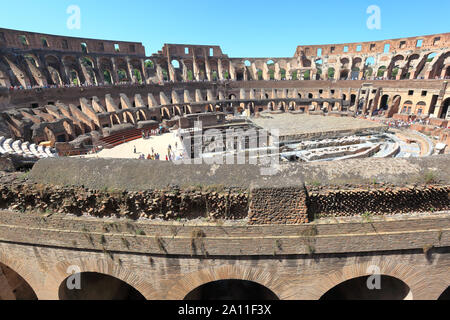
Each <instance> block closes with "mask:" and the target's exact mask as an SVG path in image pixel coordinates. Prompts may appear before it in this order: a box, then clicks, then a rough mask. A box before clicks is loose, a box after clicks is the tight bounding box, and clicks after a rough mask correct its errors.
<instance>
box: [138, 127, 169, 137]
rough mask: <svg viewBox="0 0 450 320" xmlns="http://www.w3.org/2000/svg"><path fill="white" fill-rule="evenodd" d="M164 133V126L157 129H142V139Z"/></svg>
mask: <svg viewBox="0 0 450 320" xmlns="http://www.w3.org/2000/svg"><path fill="white" fill-rule="evenodd" d="M163 133H164V128H163V127H162V126H159V127H158V128H157V129H145V130H142V139H150V138H151V137H152V136H160V135H161V134H163Z"/></svg>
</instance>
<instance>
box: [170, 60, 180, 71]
mask: <svg viewBox="0 0 450 320" xmlns="http://www.w3.org/2000/svg"><path fill="white" fill-rule="evenodd" d="M171 63H172V67H174V68H175V69H179V68H180V62H178V60H172V62H171Z"/></svg>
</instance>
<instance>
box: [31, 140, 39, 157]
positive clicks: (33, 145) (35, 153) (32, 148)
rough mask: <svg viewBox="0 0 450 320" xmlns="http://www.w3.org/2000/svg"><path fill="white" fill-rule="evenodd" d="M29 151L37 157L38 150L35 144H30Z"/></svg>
mask: <svg viewBox="0 0 450 320" xmlns="http://www.w3.org/2000/svg"><path fill="white" fill-rule="evenodd" d="M30 151H31V153H32V154H33V155H34V156H35V157H39V151H38V150H37V145H35V144H34V143H33V144H32V145H30Z"/></svg>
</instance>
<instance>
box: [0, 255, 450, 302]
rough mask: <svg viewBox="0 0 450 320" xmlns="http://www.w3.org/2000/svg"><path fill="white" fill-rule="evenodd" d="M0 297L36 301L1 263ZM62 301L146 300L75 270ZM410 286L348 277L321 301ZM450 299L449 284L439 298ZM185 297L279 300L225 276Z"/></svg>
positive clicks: (373, 296)
mask: <svg viewBox="0 0 450 320" xmlns="http://www.w3.org/2000/svg"><path fill="white" fill-rule="evenodd" d="M0 288H1V289H2V290H0V300H37V295H36V293H35V291H34V290H33V288H32V287H31V286H30V285H29V284H28V283H27V282H26V281H25V280H24V279H23V278H22V277H21V276H20V275H19V274H18V273H17V272H15V271H14V270H12V269H11V268H9V267H8V266H6V265H4V264H2V263H0ZM58 298H59V299H61V300H145V297H144V295H143V294H142V293H141V292H139V291H138V290H137V289H136V288H134V287H133V286H132V285H130V284H129V283H127V282H125V281H124V280H121V279H118V278H116V277H114V276H111V275H108V274H103V273H98V272H82V273H74V274H72V275H71V276H69V277H67V278H66V279H64V281H62V282H61V283H60V285H59V288H58ZM411 299H413V296H412V293H411V290H410V287H409V286H408V285H407V284H406V283H405V282H403V281H402V280H400V279H398V278H396V277H393V276H389V275H380V277H379V278H378V279H375V280H373V279H371V276H362V277H356V278H352V279H348V280H346V281H344V282H342V283H340V284H338V285H336V286H334V287H333V288H331V289H329V290H328V291H327V292H325V293H324V294H323V295H322V296H321V297H320V300H411ZM449 299H450V287H448V288H447V289H446V290H445V291H444V292H442V294H441V295H440V297H439V300H449ZM184 300H258V301H260V300H279V297H278V296H277V295H276V294H275V293H274V292H273V291H272V290H271V289H269V288H268V287H266V286H264V285H262V284H259V283H257V282H255V281H250V280H243V279H222V280H215V281H210V282H206V283H204V284H202V285H200V286H198V287H196V288H194V289H193V290H191V291H190V292H188V293H186V295H185V296H184Z"/></svg>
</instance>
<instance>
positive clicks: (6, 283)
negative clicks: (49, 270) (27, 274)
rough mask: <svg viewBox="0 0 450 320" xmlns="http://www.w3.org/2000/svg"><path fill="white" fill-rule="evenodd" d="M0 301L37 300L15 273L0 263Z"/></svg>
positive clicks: (25, 283)
mask: <svg viewBox="0 0 450 320" xmlns="http://www.w3.org/2000/svg"><path fill="white" fill-rule="evenodd" d="M0 300H37V296H36V293H35V292H34V291H33V289H32V288H31V286H30V285H29V284H28V282H26V281H25V280H24V279H23V278H22V277H21V276H20V275H19V274H18V273H17V272H15V271H14V270H13V269H11V268H10V267H8V266H6V265H4V264H2V263H0Z"/></svg>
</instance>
